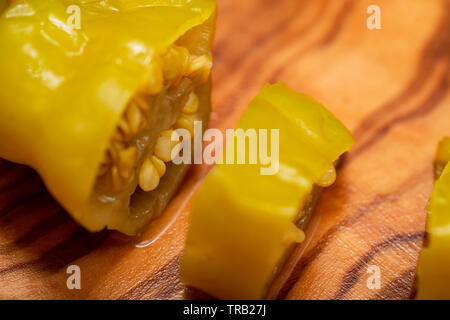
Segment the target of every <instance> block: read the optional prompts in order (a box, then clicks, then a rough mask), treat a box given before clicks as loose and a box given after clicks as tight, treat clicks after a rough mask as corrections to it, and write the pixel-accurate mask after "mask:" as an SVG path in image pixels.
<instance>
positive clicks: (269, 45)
mask: <svg viewBox="0 0 450 320" xmlns="http://www.w3.org/2000/svg"><path fill="white" fill-rule="evenodd" d="M326 5H327V3H326V1H322V2H321V4H320V6H319V10H317V13H316V15H315V17H314V18H313V19H312V20H311V22H310V23H308V24H307V25H305V26H304V27H302V28H300V29H298V30H296V32H295V36H296V37H301V36H303V35H305V34H307V32H308V31H310V30H311V29H312V28H313V27H314V25H316V23H317V21H320V16H321V14H322V11H323V10H324V9H325V7H326ZM287 22H288V20H286V23H287ZM282 26H284V24H283V25H282ZM287 26H288V24H286V27H287ZM277 32H278V30H276V29H275V28H274V29H273V32H272V33H269V34H267V35H266V37H267V39H269V41H267V42H266V44H265V46H264V47H263V44H264V41H263V40H261V41H260V42H257V43H256V44H257V45H258V46H259V48H258V52H265V51H273V50H274V49H275V48H277V46H281V45H283V44H284V42H280V41H279V37H277V36H276V33H277ZM219 48H220V47H219ZM214 53H215V56H216V57H218V58H219V59H220V55H219V56H217V55H218V48H215V49H214ZM247 61H251V63H250V65H249V66H248V67H247V69H248V70H251V72H249V73H244V76H243V77H242V78H241V79H240V83H241V85H239V86H236V87H237V88H242V90H245V89H246V86H245V85H246V84H247V83H252V81H253V78H254V77H255V75H258V73H259V72H258V70H260V68H261V65H262V62H261V59H258V58H255V55H254V54H252V55H248V59H246V58H245V57H239V59H236V60H235V62H234V63H233V62H232V63H230V62H227V63H226V64H227V72H228V73H233V72H235V71H237V70H240V69H242V67H243V65H244V64H245V63H246V62H247ZM270 79H272V77H271V78H270ZM270 79H269V80H270ZM277 80H279V79H275V80H273V81H277ZM237 95H238V94H237V93H236V94H235V95H233V97H232V98H231V99H230V98H229V99H228V100H226V101H224V102H222V103H221V104H220V105H219V106H218V107H217V108H215V110H214V111H215V112H216V113H217V115H218V117H220V118H221V119H222V120H223V119H225V118H226V117H227V116H228V115H229V114H232V113H233V110H234V109H235V107H236V100H237V99H236V97H237Z"/></svg>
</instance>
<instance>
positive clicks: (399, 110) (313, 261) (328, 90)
mask: <svg viewBox="0 0 450 320" xmlns="http://www.w3.org/2000/svg"><path fill="white" fill-rule="evenodd" d="M371 4H373V1H365V0H342V1H331V0H328V1H327V0H303V1H300V0H278V1H273V0H245V1H242V0H219V7H220V10H219V20H218V30H217V39H216V44H215V68H214V73H213V76H214V91H213V101H214V112H213V115H212V125H213V126H215V127H218V128H220V129H225V128H227V127H233V125H234V124H235V123H236V121H237V119H238V118H239V115H240V114H241V113H242V112H243V110H244V109H245V107H246V106H247V105H248V102H249V101H250V100H251V99H252V97H254V95H255V94H256V93H257V92H258V91H259V90H260V89H261V88H262V86H263V85H264V84H265V83H266V82H274V81H276V80H283V81H285V82H287V83H288V84H289V85H290V86H291V87H293V88H294V89H296V90H298V91H301V92H304V93H306V94H309V95H311V96H313V97H314V98H316V99H317V100H319V101H320V102H322V103H323V104H325V105H326V106H327V107H328V108H329V109H330V110H331V111H332V112H333V113H335V114H336V115H337V116H338V117H339V118H340V119H341V120H342V121H343V122H344V123H345V124H346V125H347V126H348V127H349V128H350V129H351V130H352V132H353V133H354V136H355V138H356V140H357V143H356V145H355V147H354V148H353V150H352V151H351V152H350V153H349V154H348V157H347V158H346V161H345V162H344V164H343V166H342V168H341V169H340V172H339V177H338V180H337V182H336V184H335V185H334V186H333V187H331V188H329V189H327V190H326V191H325V192H324V194H323V196H322V199H321V201H320V204H319V207H318V210H317V214H316V217H315V219H314V221H313V222H312V224H311V225H310V230H308V233H309V234H310V235H311V234H312V236H310V237H309V239H308V241H307V242H306V243H305V244H303V245H300V246H299V247H298V248H296V249H295V251H294V253H293V254H292V256H291V257H290V259H289V261H288V263H287V264H286V266H285V268H284V269H283V272H282V274H281V275H280V276H279V277H278V279H277V280H276V281H275V283H274V285H273V286H272V289H271V291H270V293H269V297H270V298H280V299H284V298H286V299H384V298H388V299H406V298H408V297H409V296H410V294H411V288H412V284H413V279H414V275H415V268H416V263H417V257H418V253H419V250H420V247H421V245H422V238H423V234H424V225H425V210H424V208H425V205H426V203H427V199H428V198H429V196H430V194H431V189H432V182H433V175H432V160H433V156H434V151H435V147H436V144H437V142H438V141H439V140H440V139H441V138H442V137H443V136H444V135H449V134H450V95H449V75H450V70H449V68H450V25H449V23H450V20H449V19H448V17H449V13H450V1H446V0H433V1H424V0H377V1H376V4H378V5H379V6H380V8H381V19H382V20H381V22H382V29H381V30H368V29H367V27H366V19H367V17H368V15H367V14H366V9H367V7H368V6H369V5H371ZM0 143H1V142H0ZM0 161H1V160H0ZM208 169H209V168H208V167H201V166H199V167H195V168H193V169H192V170H191V172H190V174H189V176H188V178H187V179H186V181H185V183H184V185H183V186H182V188H181V190H180V191H179V193H178V195H177V196H176V197H175V199H174V200H173V201H172V202H171V204H170V206H169V207H168V209H167V210H166V213H165V214H164V215H163V216H162V217H161V218H159V219H158V220H156V221H155V222H154V223H153V224H152V225H151V226H150V228H149V229H148V231H147V232H145V234H143V235H142V236H141V237H139V238H126V237H124V236H121V235H119V234H117V233H114V232H102V233H97V234H91V233H89V232H87V231H84V230H83V229H82V228H81V227H79V226H77V225H76V224H75V223H74V222H73V221H72V220H71V219H70V217H69V216H68V215H67V214H66V213H65V212H64V211H63V210H62V209H61V207H60V206H59V205H58V204H57V203H56V202H55V201H54V200H53V199H52V198H51V196H49V194H48V193H47V192H46V191H45V188H44V187H43V185H42V183H41V182H40V180H39V178H38V177H37V175H36V174H35V173H34V172H33V171H31V170H30V169H28V168H25V167H23V166H18V165H15V164H11V163H9V162H6V161H1V163H0V298H3V299H5V298H33V299H34V298H37V299H46V298H51V299H55V298H57V299H74V298H75V299H82V298H89V299H183V298H205V297H206V296H204V295H202V294H200V293H198V292H196V291H195V290H188V289H186V288H185V287H184V286H183V284H181V283H180V281H179V279H178V276H177V274H178V265H179V261H180V256H181V254H182V250H183V241H184V235H185V231H186V228H187V219H188V216H189V204H190V199H191V197H192V194H193V193H194V191H195V190H196V188H197V186H198V184H199V182H200V181H201V179H202V178H203V177H204V175H205V174H206V173H207V171H208ZM139 244H141V245H139ZM137 245H138V247H137ZM72 264H76V265H78V266H80V268H81V275H82V279H81V280H82V283H81V285H82V289H81V290H68V289H67V287H66V280H67V277H68V274H67V273H66V268H67V266H69V265H72ZM370 266H377V267H379V268H380V272H381V283H380V284H381V288H380V289H376V288H375V289H369V288H368V286H367V280H368V277H369V276H370V275H371V274H369V273H367V270H368V267H370Z"/></svg>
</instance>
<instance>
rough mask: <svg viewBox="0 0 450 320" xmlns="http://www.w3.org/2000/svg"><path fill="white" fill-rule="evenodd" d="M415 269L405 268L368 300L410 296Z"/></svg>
mask: <svg viewBox="0 0 450 320" xmlns="http://www.w3.org/2000/svg"><path fill="white" fill-rule="evenodd" d="M415 275H416V269H409V270H405V271H404V272H402V273H401V274H400V276H398V277H397V278H395V279H394V280H392V281H390V282H389V283H388V284H387V285H386V286H384V287H383V288H381V290H380V292H378V293H377V294H375V295H374V296H373V297H371V298H370V300H406V299H409V298H410V297H411V294H412V291H411V288H412V286H413V283H414V279H415Z"/></svg>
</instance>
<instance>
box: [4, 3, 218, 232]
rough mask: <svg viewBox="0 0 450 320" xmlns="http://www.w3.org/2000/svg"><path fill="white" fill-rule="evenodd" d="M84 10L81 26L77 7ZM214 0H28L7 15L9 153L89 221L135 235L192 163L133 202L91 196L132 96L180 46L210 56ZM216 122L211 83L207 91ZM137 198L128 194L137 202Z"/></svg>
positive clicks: (203, 100)
mask: <svg viewBox="0 0 450 320" xmlns="http://www.w3.org/2000/svg"><path fill="white" fill-rule="evenodd" d="M73 5H76V6H78V7H79V8H81V10H80V12H81V15H80V29H77V28H73V27H71V26H70V25H69V22H68V20H69V17H70V14H68V13H67V12H68V8H69V7H70V6H73ZM215 11H216V3H215V1H214V0H191V1H187V0H179V1H171V0H154V1H144V0H106V1H100V2H99V1H92V0H48V1H41V0H19V1H15V2H14V4H12V5H10V7H8V8H7V9H6V11H4V12H3V14H2V15H1V17H0V47H1V48H2V50H0V70H2V72H1V73H0V83H2V85H1V86H0V104H1V108H0V141H1V143H0V157H2V158H5V159H7V160H10V161H13V162H18V163H22V164H26V165H29V166H31V167H33V168H34V169H36V171H37V172H38V173H39V174H40V176H41V177H42V179H43V181H44V183H45V184H46V186H47V188H48V189H49V191H50V192H51V193H52V194H53V195H54V196H55V198H56V199H57V200H58V201H59V202H60V203H61V204H62V205H63V206H64V207H65V209H66V210H67V211H68V212H69V213H71V214H72V216H73V217H74V218H75V219H76V220H77V221H78V222H79V223H81V224H82V225H83V226H85V227H86V228H88V229H89V230H91V231H98V230H101V229H103V228H105V227H107V228H110V229H118V230H120V231H122V232H124V233H127V234H136V233H138V232H140V231H141V230H142V228H143V227H144V225H145V224H146V223H147V222H148V221H149V219H150V218H151V216H153V215H154V214H155V213H158V212H161V211H162V209H163V207H164V206H165V204H166V203H167V201H168V198H170V195H171V194H173V192H174V189H175V188H176V186H177V184H178V183H179V182H180V177H181V176H182V173H183V172H185V171H186V168H185V167H184V166H172V165H170V166H169V168H168V170H167V173H166V174H165V177H164V179H163V180H164V181H161V183H160V186H158V189H157V190H155V191H154V192H150V193H149V194H146V195H145V196H142V195H138V196H136V200H135V201H133V203H132V204H131V206H133V207H134V208H136V209H135V210H134V212H133V214H130V211H129V208H123V209H120V210H118V211H117V212H114V213H112V212H111V210H98V208H97V207H96V204H93V201H92V193H93V188H94V185H95V183H96V179H97V173H98V170H99V166H100V163H101V162H102V160H103V158H104V155H105V150H106V149H107V147H108V145H109V143H110V139H111V137H112V135H113V133H114V131H115V128H116V126H117V124H118V122H119V120H120V118H121V117H122V114H123V112H124V110H125V108H126V106H127V104H128V103H129V101H130V100H131V99H132V98H133V97H134V96H135V95H136V94H137V92H138V91H139V89H140V87H141V86H142V82H143V80H144V79H147V78H148V76H149V75H151V74H152V61H154V60H155V59H157V58H158V57H160V56H162V55H163V54H164V53H165V52H166V51H167V49H168V48H169V47H170V46H171V45H172V44H174V43H177V44H182V45H183V47H185V48H187V49H189V51H190V53H191V54H194V55H208V56H211V46H212V37H213V33H214V20H215ZM198 95H199V100H200V107H199V109H201V111H199V114H200V116H201V117H202V119H203V120H205V121H207V119H208V113H209V105H210V81H206V84H205V85H203V86H201V87H199V88H198ZM128 200H129V199H128Z"/></svg>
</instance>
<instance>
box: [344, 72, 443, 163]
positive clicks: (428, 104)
mask: <svg viewBox="0 0 450 320" xmlns="http://www.w3.org/2000/svg"><path fill="white" fill-rule="evenodd" d="M449 66H450V65H449ZM448 72H450V68H448V67H447V72H446V73H444V74H443V75H442V78H441V80H440V82H439V84H438V85H437V87H436V88H435V89H434V90H433V92H432V94H431V95H430V96H429V97H427V98H426V99H425V100H424V101H423V102H422V103H420V104H419V105H418V106H417V107H416V108H414V109H413V110H411V111H409V112H407V113H405V114H403V115H400V116H398V117H396V118H394V119H392V120H391V121H389V122H388V123H386V124H384V125H383V126H381V127H380V128H379V129H377V130H376V131H375V132H374V133H373V134H372V136H371V137H370V138H369V139H368V140H367V141H366V142H365V143H363V144H360V145H359V146H357V147H356V148H355V149H354V150H353V151H352V157H351V160H352V161H353V160H355V159H356V158H357V157H359V156H360V155H361V154H362V153H364V151H366V150H368V149H369V148H371V147H372V146H374V145H375V144H376V143H377V142H378V141H380V140H381V139H382V138H383V137H385V136H386V135H387V134H388V133H389V132H390V131H391V129H393V128H394V127H395V126H397V125H399V124H401V123H404V122H407V121H410V120H414V119H417V118H419V117H424V116H426V115H428V114H429V113H431V112H432V111H434V110H435V109H436V108H437V107H438V106H440V103H441V102H442V100H443V99H444V98H445V97H446V96H447V94H448V89H449V78H448ZM347 165H348V164H347Z"/></svg>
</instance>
